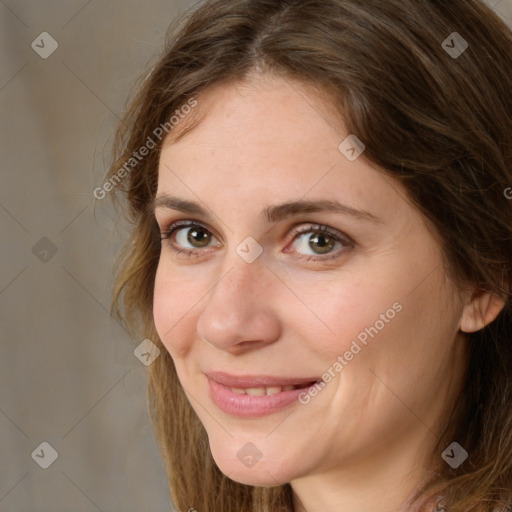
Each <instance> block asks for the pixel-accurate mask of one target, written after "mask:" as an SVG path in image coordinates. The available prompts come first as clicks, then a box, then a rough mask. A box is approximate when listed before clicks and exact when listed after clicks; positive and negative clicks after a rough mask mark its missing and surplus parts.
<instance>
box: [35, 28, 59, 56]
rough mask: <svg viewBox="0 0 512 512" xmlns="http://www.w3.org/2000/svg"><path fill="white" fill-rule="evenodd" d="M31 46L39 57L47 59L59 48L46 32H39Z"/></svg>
mask: <svg viewBox="0 0 512 512" xmlns="http://www.w3.org/2000/svg"><path fill="white" fill-rule="evenodd" d="M31 46H32V49H33V50H34V51H35V52H36V53H37V54H38V55H39V57H41V58H42V59H47V58H48V57H49V56H50V55H51V54H52V53H53V52H54V51H55V50H56V49H57V48H58V47H59V43H57V41H55V39H54V38H53V37H52V36H51V35H50V34H48V32H41V33H40V34H39V35H38V36H37V37H36V38H35V39H34V40H33V41H32V45H31Z"/></svg>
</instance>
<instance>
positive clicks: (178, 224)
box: [162, 219, 355, 245]
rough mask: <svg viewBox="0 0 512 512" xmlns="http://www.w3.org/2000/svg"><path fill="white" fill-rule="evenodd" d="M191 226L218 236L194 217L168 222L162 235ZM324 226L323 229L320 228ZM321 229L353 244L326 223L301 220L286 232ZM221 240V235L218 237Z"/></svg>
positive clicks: (347, 236) (352, 242) (296, 233)
mask: <svg viewBox="0 0 512 512" xmlns="http://www.w3.org/2000/svg"><path fill="white" fill-rule="evenodd" d="M307 224H309V226H308V227H304V229H299V226H301V225H307ZM193 226H199V227H202V228H203V229H206V230H207V231H209V232H210V233H212V235H214V236H215V238H219V237H218V236H217V234H216V232H215V231H214V230H212V229H211V228H210V227H208V226H207V225H206V224H205V223H203V222H201V221H198V220H194V219H177V220H175V221H172V222H169V223H168V225H167V226H166V227H165V228H163V229H162V235H165V236H166V237H170V234H171V232H172V233H174V232H176V231H178V230H180V229H185V228H190V227H193ZM322 228H324V229H322ZM320 230H321V231H322V232H324V233H327V234H328V235H330V236H333V237H335V238H336V239H337V240H338V241H339V242H342V243H345V244H347V245H355V241H354V239H353V238H352V237H350V236H349V235H347V234H346V233H344V232H342V231H340V230H338V229H336V228H332V227H331V226H328V225H327V224H321V223H319V222H307V221H302V222H298V223H296V224H294V225H293V226H292V227H291V228H290V229H288V232H291V233H292V234H291V237H296V236H300V235H303V234H306V233H309V232H315V231H320ZM220 239H221V240H222V237H220Z"/></svg>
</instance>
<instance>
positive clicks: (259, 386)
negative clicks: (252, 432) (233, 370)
mask: <svg viewBox="0 0 512 512" xmlns="http://www.w3.org/2000/svg"><path fill="white" fill-rule="evenodd" d="M205 375H206V377H207V378H208V385H209V392H210V399H211V400H212V402H213V403H214V404H215V405H217V407H219V408H220V409H221V410H222V411H223V412H225V413H226V414H229V415H232V416H243V417H259V416H263V415H267V414H271V413H274V412H277V411H278V410H282V409H283V408H284V407H287V406H291V405H292V404H293V403H296V402H297V401H298V398H299V396H300V395H301V394H302V393H307V392H308V391H309V389H310V388H312V387H315V386H318V385H319V384H320V383H322V384H324V385H325V383H324V382H323V381H322V380H321V379H319V378H314V377H313V378H307V377H306V378H283V377H273V376H247V375H246V376H234V375H229V374H226V373H223V372H211V373H207V374H205ZM320 389H321V388H320Z"/></svg>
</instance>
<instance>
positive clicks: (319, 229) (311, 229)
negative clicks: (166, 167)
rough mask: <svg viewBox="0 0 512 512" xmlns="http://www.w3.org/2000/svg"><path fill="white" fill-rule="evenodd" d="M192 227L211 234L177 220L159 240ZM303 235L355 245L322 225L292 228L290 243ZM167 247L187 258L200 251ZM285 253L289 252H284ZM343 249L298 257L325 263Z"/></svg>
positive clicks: (202, 226)
mask: <svg viewBox="0 0 512 512" xmlns="http://www.w3.org/2000/svg"><path fill="white" fill-rule="evenodd" d="M192 227H199V228H201V229H204V230H205V231H207V232H208V233H210V234H212V233H211V231H210V230H209V229H208V228H207V227H206V226H204V225H203V224H201V223H200V222H198V221H190V220H178V221H175V222H173V223H171V224H170V225H169V226H168V227H167V228H166V229H165V230H164V231H163V232H162V233H161V240H162V242H163V241H166V240H169V239H170V238H171V236H172V235H173V234H174V233H175V232H176V231H178V230H179V229H183V228H192ZM305 233H315V234H327V235H329V237H330V238H332V239H333V240H334V241H335V242H338V243H340V244H342V245H345V246H347V247H353V246H354V245H355V244H354V242H353V240H352V239H351V238H349V237H348V236H347V235H344V234H342V233H338V232H337V231H335V230H333V229H332V228H329V227H328V226H325V225H322V224H310V225H309V226H308V227H307V229H304V228H300V227H299V228H293V230H292V234H291V243H293V242H294V241H295V240H296V238H298V236H299V235H303V234H305ZM169 246H170V247H171V249H172V251H173V252H175V253H176V254H182V255H184V256H187V257H192V256H198V251H201V249H195V250H194V249H182V248H180V247H179V246H175V245H174V244H172V243H169ZM285 252H291V251H286V250H285ZM344 252H345V251H344V249H343V248H342V249H338V250H337V251H335V252H334V253H332V254H329V255H328V256H319V255H318V256H304V255H300V256H299V257H300V259H305V260H306V261H311V260H313V261H325V260H330V259H334V258H339V257H340V256H341V254H342V253H344ZM299 254H300V253H299Z"/></svg>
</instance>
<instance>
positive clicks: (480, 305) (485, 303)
mask: <svg viewBox="0 0 512 512" xmlns="http://www.w3.org/2000/svg"><path fill="white" fill-rule="evenodd" d="M504 305H505V301H504V300H503V299H500V298H499V297H497V296H496V295H494V294H493V293H491V292H487V291H482V290H480V291H476V292H475V293H474V294H473V296H472V297H471V299H470V301H469V302H468V303H467V304H466V305H465V306H464V310H463V312H462V316H461V319H460V330H461V331H462V332H475V331H479V330H480V329H483V328H484V327H485V326H487V325H489V324H490V323H491V322H493V321H494V320H495V319H496V318H497V317H498V315H499V314H500V312H501V310H502V309H503V307H504Z"/></svg>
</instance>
